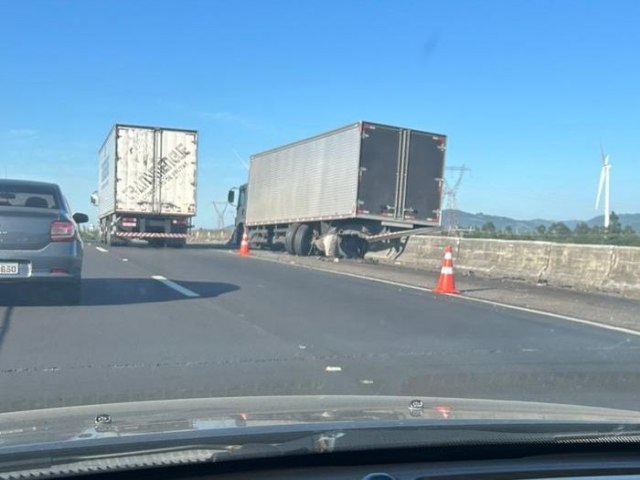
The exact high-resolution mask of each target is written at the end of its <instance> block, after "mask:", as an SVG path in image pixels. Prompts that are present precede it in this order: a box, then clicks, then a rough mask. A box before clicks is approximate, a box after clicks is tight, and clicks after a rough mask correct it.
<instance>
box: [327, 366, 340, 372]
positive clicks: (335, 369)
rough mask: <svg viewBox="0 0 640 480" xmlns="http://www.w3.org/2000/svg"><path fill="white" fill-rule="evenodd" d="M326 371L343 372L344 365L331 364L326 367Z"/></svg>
mask: <svg viewBox="0 0 640 480" xmlns="http://www.w3.org/2000/svg"><path fill="white" fill-rule="evenodd" d="M324 371H325V372H341V371H342V367H332V366H331V365H329V366H328V367H327V368H325V369H324Z"/></svg>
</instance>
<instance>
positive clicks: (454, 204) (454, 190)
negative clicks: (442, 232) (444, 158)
mask: <svg viewBox="0 0 640 480" xmlns="http://www.w3.org/2000/svg"><path fill="white" fill-rule="evenodd" d="M447 170H449V171H452V172H458V178H457V180H456V181H455V183H453V184H452V183H449V182H448V181H447V180H446V179H445V180H444V197H445V209H446V210H447V215H446V218H445V224H444V227H445V229H446V230H447V231H448V232H451V231H452V230H456V229H458V228H459V227H460V219H459V211H458V190H459V189H460V185H461V184H462V178H463V177H464V173H465V172H468V171H469V170H470V169H469V168H467V167H466V166H465V165H461V166H456V167H447Z"/></svg>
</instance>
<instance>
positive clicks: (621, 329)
mask: <svg viewBox="0 0 640 480" xmlns="http://www.w3.org/2000/svg"><path fill="white" fill-rule="evenodd" d="M447 296H455V297H457V298H460V299H461V300H469V301H471V302H478V303H484V304H487V305H495V306H497V307H502V308H509V309H511V310H518V311H520V312H526V313H534V314H536V315H545V316H547V317H553V318H559V319H560V320H567V321H569V322H574V323H581V324H583V325H590V326H592V327H598V328H604V329H605V330H612V331H614V332H620V333H626V334H627V335H635V336H637V337H640V332H639V331H638V330H631V329H630V328H624V327H616V326H614V325H607V324H604V323H600V322H594V321H592V320H584V319H582V318H576V317H570V316H569V315H562V314H559V313H551V312H545V311H544V310H536V309H534V308H527V307H518V306H516V305H509V304H507V303H500V302H494V301H493V300H485V299H482V298H474V297H465V296H458V295H448V294H447Z"/></svg>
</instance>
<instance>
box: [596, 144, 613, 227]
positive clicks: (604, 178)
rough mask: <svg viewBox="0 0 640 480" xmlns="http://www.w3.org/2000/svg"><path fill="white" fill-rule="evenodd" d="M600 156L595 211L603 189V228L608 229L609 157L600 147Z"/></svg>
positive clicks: (598, 205) (609, 211)
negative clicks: (600, 165)
mask: <svg viewBox="0 0 640 480" xmlns="http://www.w3.org/2000/svg"><path fill="white" fill-rule="evenodd" d="M600 155H601V157H602V168H601V169H600V183H599V184H598V195H596V210H597V209H598V208H599V207H600V198H601V197H602V190H603V189H604V228H609V215H610V213H611V210H610V208H609V200H610V198H609V181H610V178H609V177H610V170H611V164H610V163H609V155H605V154H604V150H603V149H602V147H600Z"/></svg>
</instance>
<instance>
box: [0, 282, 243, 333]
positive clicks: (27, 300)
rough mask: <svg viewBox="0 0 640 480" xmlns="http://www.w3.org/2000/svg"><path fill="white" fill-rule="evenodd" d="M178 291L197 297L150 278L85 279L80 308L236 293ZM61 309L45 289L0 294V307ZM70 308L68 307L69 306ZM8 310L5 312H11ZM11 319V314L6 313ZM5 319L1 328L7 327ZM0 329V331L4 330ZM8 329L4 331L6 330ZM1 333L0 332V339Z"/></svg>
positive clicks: (207, 285) (217, 286) (198, 286)
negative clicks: (55, 307) (52, 307)
mask: <svg viewBox="0 0 640 480" xmlns="http://www.w3.org/2000/svg"><path fill="white" fill-rule="evenodd" d="M175 283H177V284H178V285H179V286H180V287H182V288H185V289H187V290H190V291H191V292H194V293H197V294H198V295H199V296H198V297H188V296H185V295H183V294H182V293H180V292H178V291H176V290H174V289H172V288H171V287H169V286H167V285H165V284H163V283H161V282H160V281H158V280H154V279H151V278H85V279H83V280H82V299H81V301H80V306H98V305H133V304H140V303H157V302H172V301H176V300H197V299H198V298H215V297H217V296H219V295H223V294H225V293H229V292H234V291H236V290H239V289H240V287H239V286H237V285H233V284H231V283H220V282H195V281H176V282H175ZM54 305H57V306H64V305H65V302H64V300H63V299H62V298H61V296H60V292H59V290H57V289H55V288H52V287H50V286H47V285H26V284H25V285H11V286H9V287H7V288H3V290H2V292H0V306H29V307H49V306H54ZM69 306H70V305H69ZM10 310H11V308H10V309H9V310H8V311H10ZM9 315H10V313H9ZM6 323H7V320H6V319H5V320H4V322H3V324H2V325H4V324H6ZM2 325H0V329H2V328H3V326H2ZM7 328H8V327H4V330H6V329H7ZM4 330H0V335H2V332H3V331H4Z"/></svg>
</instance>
